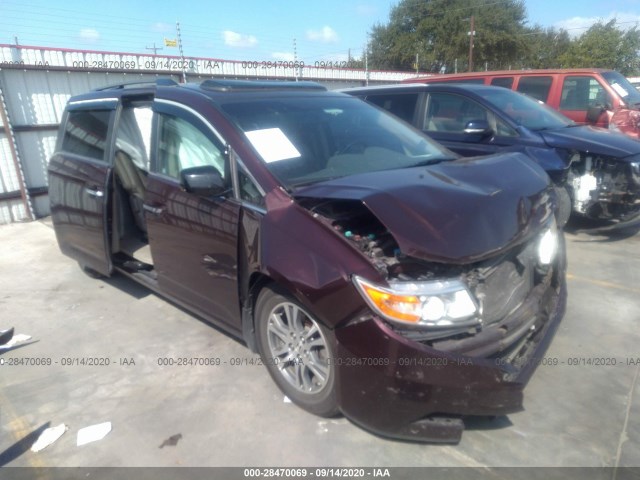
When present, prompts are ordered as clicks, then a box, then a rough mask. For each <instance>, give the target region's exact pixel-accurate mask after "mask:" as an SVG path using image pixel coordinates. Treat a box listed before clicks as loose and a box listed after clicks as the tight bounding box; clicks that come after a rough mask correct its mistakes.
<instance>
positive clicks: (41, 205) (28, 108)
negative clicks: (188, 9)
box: [0, 68, 179, 224]
mask: <svg viewBox="0 0 640 480" xmlns="http://www.w3.org/2000/svg"><path fill="white" fill-rule="evenodd" d="M162 77H163V78H166V77H167V75H162ZM156 78H158V75H155V74H131V73H108V72H99V73H96V72H64V71H47V70H43V69H38V70H25V69H21V70H18V69H13V68H11V69H7V68H4V69H0V88H1V89H2V92H3V93H4V98H5V102H6V107H7V112H6V113H7V116H8V119H9V121H10V123H11V126H12V129H13V135H14V137H15V142H16V150H17V153H18V156H19V160H20V165H21V166H22V174H23V180H24V183H25V185H26V187H27V192H28V193H29V195H28V197H29V202H30V205H31V208H32V209H33V213H34V214H35V217H43V216H46V215H48V214H49V199H48V196H47V163H48V161H49V158H50V157H51V155H52V154H53V152H54V148H55V143H56V135H57V129H58V125H59V124H60V120H61V119H62V113H63V112H64V107H65V104H66V103H67V100H68V99H69V97H71V96H72V95H78V94H80V93H85V92H87V91H89V90H93V89H95V88H100V87H104V86H107V85H114V84H118V83H126V82H135V81H147V80H151V81H153V80H155V79H156ZM174 80H175V81H179V75H177V74H176V75H175V76H174ZM0 126H1V125H0ZM9 141H10V138H9V136H7V134H6V132H5V130H4V129H2V128H0V224H3V223H10V222H16V221H21V220H26V219H28V218H29V214H28V210H27V207H26V206H25V205H24V202H23V200H22V197H21V192H20V183H19V177H20V171H19V170H18V169H16V167H15V162H14V159H13V157H12V152H11V150H10V147H9Z"/></svg>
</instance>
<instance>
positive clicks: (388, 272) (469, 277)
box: [301, 199, 553, 354]
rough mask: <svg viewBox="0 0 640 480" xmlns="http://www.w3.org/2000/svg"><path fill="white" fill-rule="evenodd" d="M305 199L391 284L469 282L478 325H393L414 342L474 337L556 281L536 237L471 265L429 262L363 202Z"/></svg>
mask: <svg viewBox="0 0 640 480" xmlns="http://www.w3.org/2000/svg"><path fill="white" fill-rule="evenodd" d="M301 204H302V205H303V206H305V207H306V208H307V209H309V210H310V211H311V212H312V213H313V215H314V217H315V218H317V219H319V220H321V221H323V222H324V223H326V224H328V225H330V226H331V228H332V229H333V230H334V231H335V232H336V233H337V234H339V235H341V236H343V237H344V238H345V239H346V240H348V241H349V242H350V243H351V244H352V245H354V246H355V247H356V248H357V249H358V250H360V251H361V252H362V253H363V254H364V255H365V256H366V257H367V258H368V259H369V260H370V261H371V263H372V264H373V265H374V266H375V267H376V269H377V270H378V272H379V273H380V274H381V275H382V276H383V278H385V279H386V280H387V282H389V283H390V284H392V283H393V282H423V281H430V280H441V279H451V278H457V279H460V280H461V281H462V282H464V283H465V284H466V285H467V287H468V288H469V290H470V292H471V293H472V294H473V296H474V297H475V299H476V301H477V302H478V304H479V307H480V308H479V312H480V316H481V319H480V321H479V322H478V323H477V325H474V326H472V327H469V328H465V329H460V328H455V327H454V328H451V329H430V330H425V329H417V328H397V326H396V327H394V329H395V330H397V331H401V333H402V334H403V335H404V336H406V337H408V338H411V339H413V340H415V341H420V342H430V341H433V340H436V339H445V338H449V339H451V338H456V339H464V338H469V337H473V336H475V335H476V334H478V333H480V332H481V331H482V330H483V328H486V327H487V326H490V325H498V324H500V322H502V321H503V320H504V319H505V318H507V317H509V316H510V315H512V314H514V312H516V311H518V309H519V308H520V306H521V305H522V304H523V303H525V301H526V300H527V299H528V297H530V294H531V293H532V292H533V291H534V290H535V289H536V288H538V289H548V287H549V285H550V283H551V277H552V275H553V267H552V266H546V267H541V266H540V265H539V264H538V262H537V252H536V244H537V242H525V243H523V244H521V245H517V246H515V247H512V248H510V249H509V250H507V251H505V252H503V253H501V254H497V255H496V256H494V257H492V258H490V259H487V260H484V261H481V262H476V263H472V264H462V265H458V264H445V263H437V262H428V261H425V260H422V259H418V258H413V257H410V256H407V255H404V254H403V253H402V252H401V250H400V249H399V247H398V244H397V242H396V240H395V239H394V237H393V235H392V234H391V232H389V231H388V230H387V229H386V228H385V226H384V225H383V224H382V223H381V222H380V221H379V220H378V219H377V218H376V216H375V215H373V213H372V212H371V211H370V210H369V209H368V208H367V207H366V205H364V204H363V203H362V202H361V201H357V200H337V199H326V200H319V199H305V200H303V201H301ZM535 321H536V320H535V316H531V317H530V318H527V319H526V321H525V320H523V322H524V323H526V324H527V326H526V327H525V325H524V323H522V324H520V323H519V324H518V329H520V330H521V329H522V328H524V329H525V330H526V328H531V327H532V326H533V324H534V322H535ZM500 328H503V327H502V326H501V327H500ZM510 329H511V327H510ZM504 333H505V334H506V333H507V331H506V329H505V330H504ZM510 333H511V332H510ZM499 350H500V348H499V345H497V344H496V348H495V350H492V351H487V352H483V353H484V354H493V353H495V352H496V351H499Z"/></svg>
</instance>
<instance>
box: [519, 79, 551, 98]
mask: <svg viewBox="0 0 640 480" xmlns="http://www.w3.org/2000/svg"><path fill="white" fill-rule="evenodd" d="M552 82H553V78H552V77H520V81H519V82H518V88H517V90H518V91H519V92H520V93H525V94H527V95H529V96H531V97H533V98H535V99H536V100H540V101H542V102H546V101H547V99H548V98H549V91H550V90H551V83H552Z"/></svg>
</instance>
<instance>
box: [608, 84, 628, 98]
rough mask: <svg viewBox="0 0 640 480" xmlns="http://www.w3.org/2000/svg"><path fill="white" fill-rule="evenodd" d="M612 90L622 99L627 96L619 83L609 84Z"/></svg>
mask: <svg viewBox="0 0 640 480" xmlns="http://www.w3.org/2000/svg"><path fill="white" fill-rule="evenodd" d="M610 85H611V86H612V87H613V89H614V90H615V91H616V92H618V95H620V96H621V97H622V98H625V97H626V96H628V95H629V92H627V91H626V90H625V89H624V87H623V86H622V85H620V84H619V83H611V84H610Z"/></svg>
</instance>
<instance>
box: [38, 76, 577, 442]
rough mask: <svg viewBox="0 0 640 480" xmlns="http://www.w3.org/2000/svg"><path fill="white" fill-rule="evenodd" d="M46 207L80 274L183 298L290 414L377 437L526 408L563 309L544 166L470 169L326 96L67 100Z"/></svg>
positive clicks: (211, 88)
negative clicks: (337, 418)
mask: <svg viewBox="0 0 640 480" xmlns="http://www.w3.org/2000/svg"><path fill="white" fill-rule="evenodd" d="M49 195H50V199H51V212H52V219H53V225H54V228H55V233H56V237H57V240H58V243H59V246H60V249H61V250H62V252H63V253H65V254H67V255H69V256H70V257H72V258H74V259H76V260H77V261H78V262H79V263H80V265H81V266H82V267H83V268H85V269H86V270H88V271H89V272H91V273H93V274H101V275H111V274H113V273H115V272H119V273H121V274H124V275H127V276H129V277H131V278H132V279H134V280H136V281H138V282H140V283H142V284H143V285H146V286H147V287H149V288H151V289H152V290H154V291H156V292H158V293H160V294H161V295H164V296H166V297H167V298H169V299H171V300H173V301H174V302H176V303H178V304H180V305H183V306H184V307H185V308H187V309H188V310H189V311H191V312H193V313H195V314H197V315H199V316H200V317H202V318H204V319H206V320H208V321H209V322H212V323H214V324H215V325H217V326H219V327H220V328H223V329H225V330H226V331H228V332H229V333H230V334H232V335H234V336H236V337H238V338H240V339H243V340H244V341H245V342H246V344H247V345H248V347H249V348H251V349H252V350H254V351H257V352H259V353H260V356H261V359H262V362H263V363H264V364H265V366H266V368H267V370H268V371H269V373H270V374H271V376H272V377H273V380H274V381H275V383H276V384H277V385H278V386H279V387H280V388H281V389H282V391H283V392H284V393H285V394H286V395H287V396H288V397H289V398H290V399H291V400H292V401H293V402H294V403H296V404H297V405H299V406H300V407H302V408H304V409H306V410H308V411H310V412H312V413H315V414H318V415H322V416H332V415H334V414H336V413H338V412H341V413H343V414H344V415H346V416H347V417H348V418H349V419H351V420H352V421H353V422H355V423H357V424H358V425H361V426H362V427H364V428H366V429H368V430H371V431H373V432H376V433H378V434H380V435H385V436H389V437H394V438H402V439H410V440H418V441H434V442H457V441H458V440H459V439H460V435H461V433H462V430H463V421H462V420H461V419H460V417H459V416H460V415H502V414H507V413H511V412H517V411H519V410H521V409H522V399H523V389H524V387H525V384H526V383H527V381H528V380H529V378H530V377H531V375H532V374H533V372H534V370H535V368H536V365H537V364H538V363H539V361H540V359H541V357H542V355H543V354H544V352H545V350H546V348H547V346H548V345H549V342H550V341H551V338H552V336H553V334H554V332H555V330H556V328H557V326H558V324H559V322H560V319H561V318H562V316H563V314H564V310H565V303H566V285H565V268H566V263H565V248H564V237H563V234H562V231H561V230H559V229H557V228H556V223H555V219H554V215H553V213H554V210H553V209H554V201H553V197H554V191H553V188H552V187H551V185H550V183H549V180H548V177H547V175H546V174H545V173H544V171H543V170H542V169H540V168H539V167H537V166H536V165H535V164H533V163H531V162H530V161H529V160H528V159H527V158H526V157H524V156H523V155H521V154H519V153H505V154H500V155H495V156H493V157H490V158H485V159H483V160H476V159H459V158H458V157H457V156H456V155H455V154H453V153H452V152H450V151H448V150H446V149H444V148H443V147H441V146H439V145H437V144H436V143H435V142H433V141H431V140H430V139H429V138H428V137H426V136H425V135H423V134H422V133H421V132H419V131H417V130H415V129H413V128H412V127H410V126H408V125H405V124H404V123H403V122H401V121H399V120H397V119H396V118H395V117H393V116H392V115H389V114H388V113H386V112H383V111H381V110H380V109H378V108H375V107H373V106H370V105H368V104H366V103H365V102H362V101H360V100H358V99H356V98H353V97H350V96H348V95H345V94H340V93H334V92H327V91H326V90H325V89H324V88H323V87H321V86H319V85H317V84H309V83H305V82H297V83H296V82H274V83H270V82H242V81H240V82H237V81H236V82H234V81H222V80H220V81H217V80H216V81H214V80H206V81H204V82H202V83H200V84H197V85H196V84H193V85H192V84H189V85H185V86H178V85H173V86H168V85H147V86H144V85H137V86H132V87H128V88H125V87H122V86H121V87H114V88H108V89H105V90H101V91H94V92H91V93H87V94H84V95H80V96H76V97H73V98H71V99H70V100H69V102H68V104H67V107H66V113H65V114H64V118H63V121H62V125H61V127H60V133H59V138H58V143H57V147H56V153H55V154H54V155H53V157H52V158H51V161H50V165H49ZM159 322H161V319H159ZM159 325H160V324H159Z"/></svg>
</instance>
